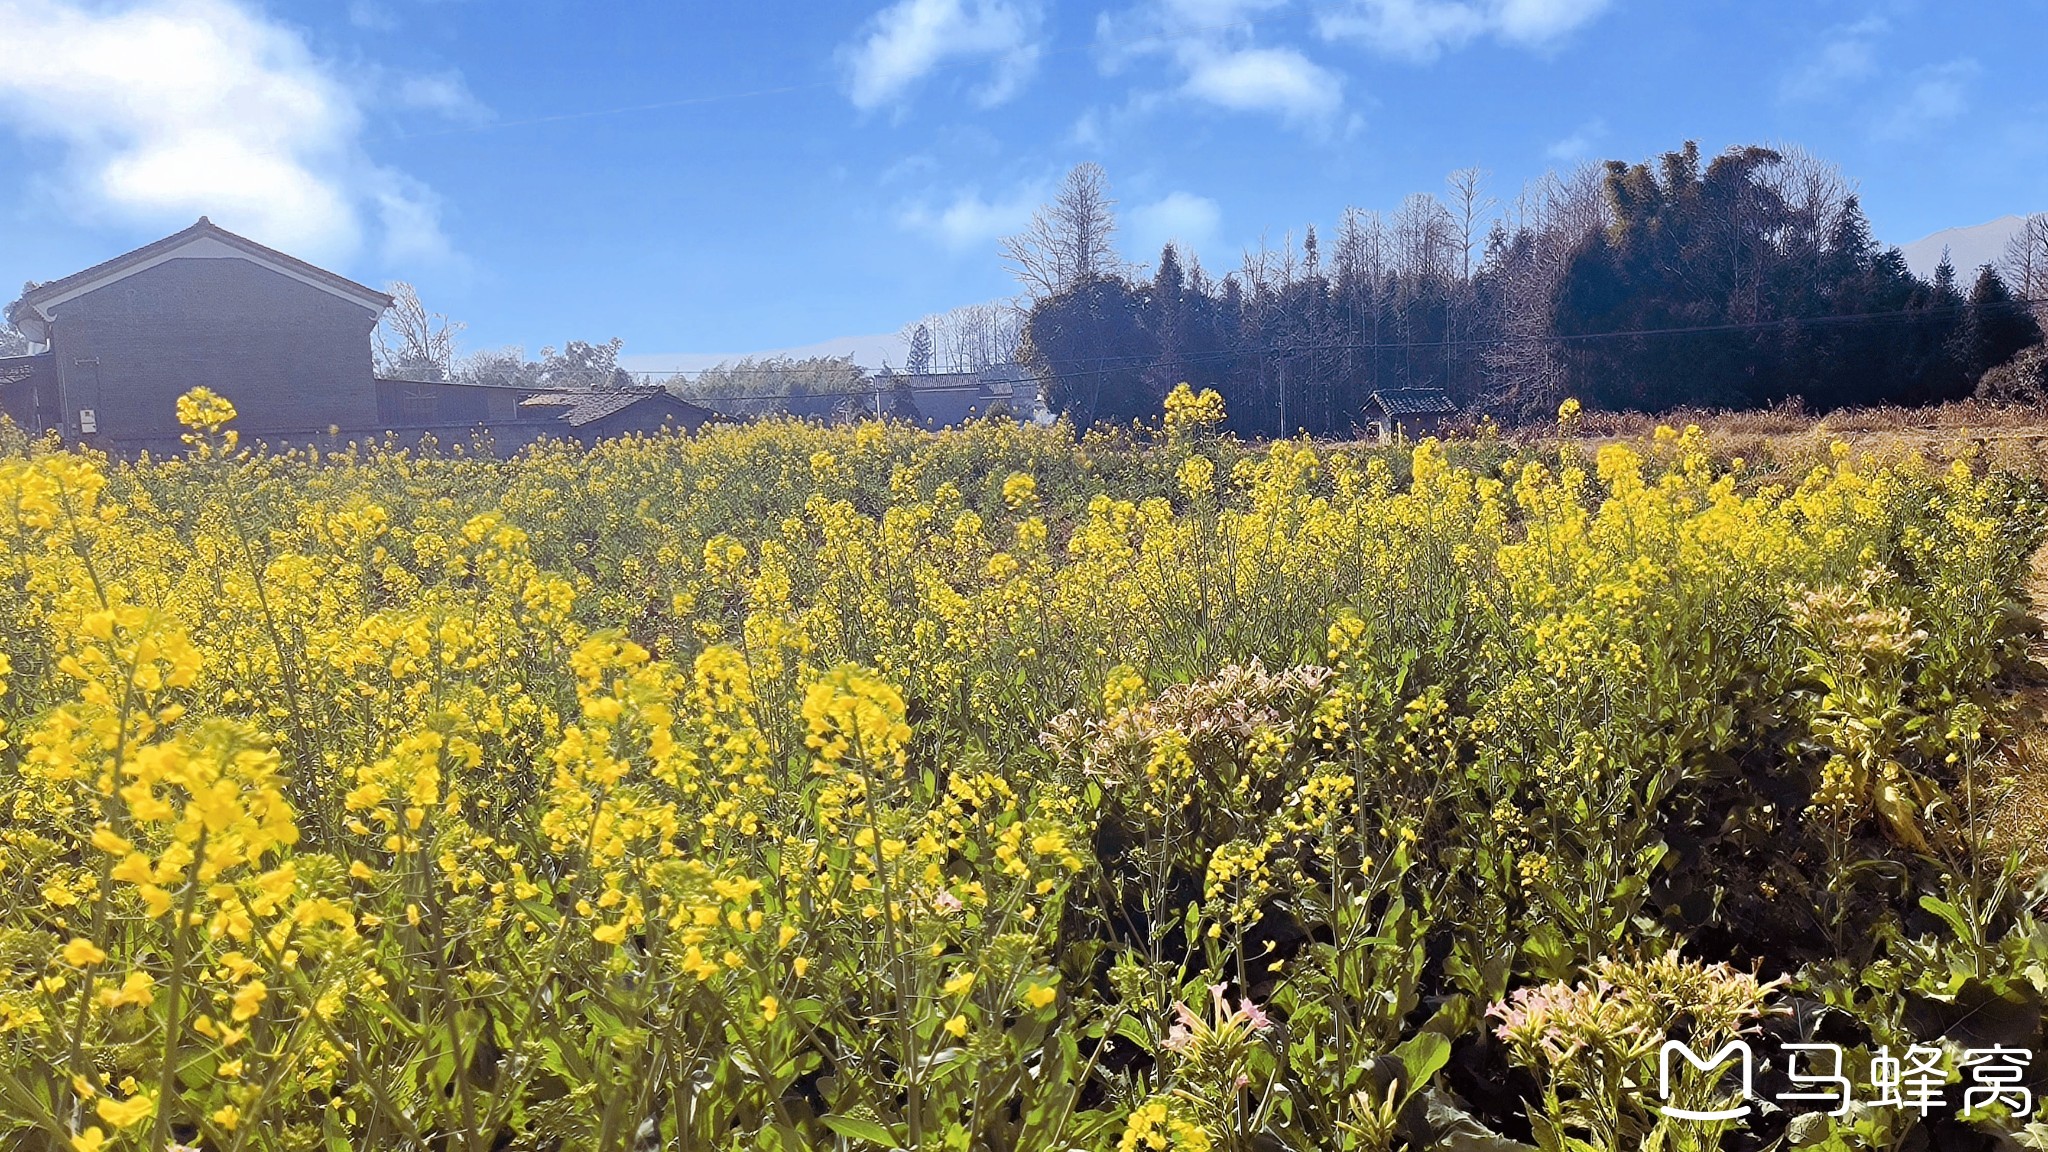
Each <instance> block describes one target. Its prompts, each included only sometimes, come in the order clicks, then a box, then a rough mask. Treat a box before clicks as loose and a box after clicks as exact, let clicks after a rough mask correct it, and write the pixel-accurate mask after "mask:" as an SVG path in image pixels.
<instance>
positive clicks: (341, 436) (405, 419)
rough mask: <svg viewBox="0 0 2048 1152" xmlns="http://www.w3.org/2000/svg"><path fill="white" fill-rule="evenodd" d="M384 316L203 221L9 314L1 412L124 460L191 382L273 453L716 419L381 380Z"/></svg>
mask: <svg viewBox="0 0 2048 1152" xmlns="http://www.w3.org/2000/svg"><path fill="white" fill-rule="evenodd" d="M390 306H391V298H390V297H389V296H387V295H385V294H384V293H382V292H379V291H377V290H376V289H374V288H369V287H366V286H364V285H362V284H358V283H356V282H355V281H353V280H349V279H347V278H345V277H342V276H337V275H335V274H334V273H332V272H329V271H326V270H325V269H322V268H316V267H314V266H313V265H311V264H308V263H306V262H305V261H303V260H299V259H297V258H295V257H292V256H288V255H286V254H285V253H282V252H279V251H277V250H275V249H273V248H268V247H265V246H264V245H262V244H258V243H256V242H255V241H253V240H250V239H248V238H246V237H243V236H237V235H236V234H234V233H233V232H229V231H228V230H226V229H224V228H221V227H219V226H217V225H215V224H214V223H213V222H211V221H209V220H208V219H206V218H205V217H203V216H202V217H200V218H199V222H198V223H196V224H194V225H192V226H191V227H190V228H187V229H185V230H183V231H181V232H178V233H175V234H173V235H170V236H166V237H164V238H163V239H162V240H158V241H156V242H155V243H153V244H146V245H144V246H142V247H140V248H137V249H135V250H134V251H133V252H129V253H126V254H124V255H121V256H117V257H115V258H114V259H112V260H108V261H106V262H105V263H103V264H97V265H94V266H93V267H91V268H87V269H86V270H84V271H83V272H78V273H74V274H73V275H70V276H66V277H64V278H63V279H61V280H53V281H51V282H49V283H47V284H40V285H37V286H36V287H34V288H32V289H30V290H29V291H27V292H25V293H23V294H22V297H21V299H19V300H17V301H15V302H14V303H13V304H11V305H9V306H8V308H7V318H8V319H9V320H11V321H12V322H13V323H14V325H15V326H16V327H17V328H18V329H20V330H21V332H22V333H23V334H24V335H26V336H27V337H28V338H29V340H30V341H31V354H30V355H27V356H17V357H7V358H0V411H5V412H6V414H7V415H8V416H10V417H11V418H12V419H13V420H14V422H15V423H16V424H18V425H20V426H22V427H24V428H27V429H29V430H31V431H37V432H42V431H48V430H56V431H58V432H59V433H60V434H62V435H63V436H64V437H65V438H67V439H76V440H81V441H84V442H86V443H89V444H92V445H94V446H96V447H101V448H105V449H108V450H110V451H114V452H118V453H124V454H125V453H134V452H139V451H144V450H147V451H152V452H175V451H177V450H179V449H180V448H182V447H183V444H182V441H181V439H180V436H181V433H182V432H183V429H182V428H180V427H179V425H178V422H177V413H176V403H177V398H178V397H179V396H180V395H182V394H184V393H185V392H186V391H188V390H190V389H192V388H195V387H198V386H201V385H204V386H206V387H209V388H212V389H213V390H214V391H216V392H219V393H220V394H221V395H223V396H226V397H227V398H228V399H229V400H230V401H231V402H233V403H234V405H235V409H236V412H237V418H236V421H235V424H236V427H237V428H238V429H239V430H240V431H241V433H242V438H243V439H244V441H247V442H256V441H263V442H267V443H270V444H272V445H276V446H285V445H293V444H337V443H344V442H346V441H348V440H360V439H365V438H371V437H380V436H383V435H384V434H386V433H392V434H396V435H397V436H398V437H399V438H400V439H401V440H403V441H408V442H409V441H416V440H418V439H419V438H420V437H421V436H423V435H428V434H431V435H434V436H435V437H437V438H439V439H441V440H443V441H447V440H451V439H461V438H466V437H468V436H469V435H471V434H474V433H477V432H483V433H486V434H488V435H489V436H490V438H491V440H492V441H493V443H494V444H495V445H497V446H498V448H499V449H500V450H501V451H510V450H513V449H516V448H518V447H521V446H523V445H525V444H528V443H531V442H532V441H534V440H538V439H542V438H546V437H550V436H552V437H559V438H563V439H575V440H581V441H584V442H586V443H587V442H589V441H590V440H591V439H593V438H595V437H594V436H593V432H594V431H600V430H601V432H602V434H604V435H617V434H621V433H623V432H631V431H645V432H654V431H659V430H661V429H663V428H681V429H694V428H696V427H697V426H698V425H699V424H702V423H703V422H704V421H706V420H709V419H715V418H716V414H715V413H713V412H711V411H710V410H709V409H705V408H699V407H697V406H695V405H689V404H684V403H683V402H682V401H680V400H674V399H673V398H668V401H667V402H665V403H664V402H662V401H659V400H655V399H654V398H652V397H647V396H643V395H640V394H637V393H636V394H633V398H632V400H631V401H630V402H626V403H617V404H614V405H613V406H612V407H610V408H608V409H607V411H605V412H604V413H603V414H602V415H601V416H597V417H590V416H589V412H588V411H587V410H586V409H585V408H580V407H575V406H557V407H554V408H549V407H547V406H545V405H543V406H537V407H535V408H532V409H528V408H526V407H524V406H523V405H522V403H521V401H523V400H525V399H527V398H529V397H532V396H533V395H534V391H533V390H519V389H507V388H497V387H486V386H477V385H466V384H459V383H447V382H442V383H422V382H415V381H405V380H379V379H378V378H377V376H376V372H375V369H374V367H373V365H372V362H371V355H370V334H371V332H372V331H373V330H374V329H375V328H376V326H377V322H378V320H379V319H380V318H381V317H382V316H383V314H384V310H385V309H386V308H389V307H390ZM579 417H582V419H578V418H579Z"/></svg>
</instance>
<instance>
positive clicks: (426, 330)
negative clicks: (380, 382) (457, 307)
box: [377, 280, 464, 380]
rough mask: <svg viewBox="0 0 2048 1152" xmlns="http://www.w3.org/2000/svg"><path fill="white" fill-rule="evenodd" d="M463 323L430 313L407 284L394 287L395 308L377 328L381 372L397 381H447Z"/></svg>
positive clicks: (392, 298)
mask: <svg viewBox="0 0 2048 1152" xmlns="http://www.w3.org/2000/svg"><path fill="white" fill-rule="evenodd" d="M463 328H464V325H463V324H462V322H461V321H458V320H450V319H448V317H447V316H445V315H443V314H441V313H439V312H429V311H427V306H426V305H424V304H422V303H420V295H419V293H418V292H416V291H414V290H413V286H412V285H410V284H408V283H406V282H405V281H403V280H400V281H397V282H396V283H394V284H392V285H391V307H390V309H389V310H388V311H386V312H385V313H384V318H383V319H382V320H380V321H379V322H378V324H377V372H378V374H379V375H381V376H384V377H386V378H388V379H393V380H446V379H448V374H449V372H450V370H451V369H452V367H453V366H454V363H455V337H456V336H457V335H458V334H459V333H461V331H462V329H463Z"/></svg>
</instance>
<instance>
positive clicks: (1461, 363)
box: [1003, 143, 2048, 435]
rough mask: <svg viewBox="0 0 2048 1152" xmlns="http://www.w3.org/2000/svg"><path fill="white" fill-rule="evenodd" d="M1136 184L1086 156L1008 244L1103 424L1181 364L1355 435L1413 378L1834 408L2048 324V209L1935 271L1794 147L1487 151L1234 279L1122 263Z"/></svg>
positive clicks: (1170, 260) (1087, 412) (1072, 404)
mask: <svg viewBox="0 0 2048 1152" xmlns="http://www.w3.org/2000/svg"><path fill="white" fill-rule="evenodd" d="M1114 203H1115V202H1114V200H1113V199H1112V198H1111V197H1110V194H1109V187H1108V181H1107V178H1106V176H1105V175H1104V173H1103V171H1102V169H1101V168H1100V167H1098V166H1096V165H1093V164H1083V165H1081V166H1079V167H1077V168H1075V169H1074V170H1073V171H1072V172H1071V173H1070V174H1069V175H1068V177H1067V179H1066V180H1065V182H1064V183H1063V184H1062V185H1061V187H1060V188H1059V190H1058V192H1057V195H1056V196H1055V198H1054V200H1053V201H1052V202H1051V203H1050V204H1048V205H1046V206H1045V207H1044V208H1042V209H1041V210H1040V211H1039V212H1038V214H1037V215H1036V217H1035V218H1034V219H1033V221H1032V222H1031V225H1030V227H1029V228H1027V229H1026V230H1025V231H1024V232H1023V233H1021V234H1019V235H1018V236H1015V237H1012V238H1010V239H1009V240H1007V241H1005V242H1004V244H1003V256H1004V258H1005V260H1006V261H1007V263H1008V264H1009V266H1010V268H1011V270H1012V271H1013V272H1014V273H1015V275H1016V277H1017V279H1018V281H1019V283H1020V284H1022V285H1023V287H1024V290H1025V293H1026V303H1025V304H1024V305H1023V306H1022V307H1023V308H1024V309H1025V312H1024V316H1025V319H1024V322H1023V325H1022V329H1023V331H1022V339H1021V342H1020V343H1021V346H1020V349H1019V355H1020V357H1021V358H1022V359H1023V361H1024V362H1025V363H1026V364H1027V365H1029V366H1030V367H1031V369H1032V370H1033V371H1034V372H1036V373H1037V374H1038V375H1039V377H1040V379H1041V380H1042V381H1043V383H1044V385H1045V387H1046V393H1047V397H1048V400H1049V401H1050V402H1051V403H1052V404H1053V406H1054V407H1055V408H1056V409H1058V410H1060V411H1063V412H1067V413H1069V414H1071V415H1072V416H1073V417H1074V418H1075V419H1076V421H1077V422H1079V423H1082V424H1084V425H1085V424H1089V423H1094V422H1096V421H1112V422H1122V421H1125V420H1130V419H1135V418H1143V417H1146V416H1149V415H1150V414H1152V413H1155V412H1157V411H1158V408H1159V404H1160V401H1161V400H1162V399H1163V397H1164V396H1165V395H1166V392H1167V391H1168V390H1169V389H1171V388H1172V387H1173V385H1174V384H1176V383H1179V382H1181V381H1187V382H1188V383H1190V384H1192V385H1194V386H1196V387H1198V388H1201V387H1209V388H1214V389H1216V390H1217V391H1218V392H1220V393H1221V394H1222V395H1223V396H1224V398H1225V400H1226V402H1227V403H1228V407H1229V411H1230V413H1231V420H1232V423H1233V424H1234V425H1236V427H1237V430H1239V431H1240V432H1244V433H1247V434H1255V435H1275V434H1279V435H1286V434H1292V433H1294V432H1296V431H1300V430H1306V431H1309V432H1311V433H1315V434H1321V435H1348V434H1350V433H1352V432H1353V431H1354V430H1355V429H1357V428H1359V427H1362V426H1364V425H1365V424H1366V423H1367V421H1368V420H1369V419H1371V416H1372V412H1371V410H1370V405H1371V397H1372V395H1373V393H1375V392H1384V391H1391V390H1395V389H1405V388H1437V389H1443V390H1444V391H1445V392H1447V393H1448V394H1449V395H1450V397H1451V398H1452V400H1453V401H1454V402H1456V403H1457V404H1458V405H1459V406H1460V407H1461V408H1464V409H1466V410H1468V411H1472V412H1477V413H1487V414H1492V415H1496V416H1499V417H1503V418H1506V419H1510V420H1522V419H1532V418H1538V417H1541V416H1544V415H1546V414H1548V413H1550V412H1554V411H1555V409H1556V407H1557V404H1558V403H1559V402H1560V401H1561V400H1562V399H1564V398H1565V397H1567V396H1573V397H1577V398H1578V399H1579V400H1580V401H1581V402H1582V403H1584V404H1586V405H1588V406H1592V407H1599V408H1606V409H1626V410H1643V411H1658V410H1664V409H1669V408H1676V407H1685V406H1698V407H1713V408H1753V407H1768V406H1773V405H1778V404H1782V403H1785V402H1788V401H1797V402H1800V403H1803V404H1804V405H1806V406H1807V407H1809V408H1812V409H1816V410H1823V411H1824V410H1828V409H1833V408H1840V407H1846V406H1862V405H1874V404H1904V405H1920V404H1930V403H1938V402H1941V401H1946V400H1953V399H1958V398H1961V397H1964V396H1968V395H1970V394H1971V392H1972V390H1973V389H1974V388H1976V386H1977V385H1978V383H1979V381H1980V380H1983V379H1985V377H1986V375H1987V373H1994V370H2000V369H2002V368H2004V369H2010V368H2011V367H2012V366H2013V364H2015V363H2031V364H2034V365H2039V364H2040V362H2041V360H2042V357H2041V356H2040V353H2039V352H2038V350H2035V351H2032V352H2030V353H2029V354H2028V356H2026V357H2020V360H2019V361H2016V359H2015V358H2016V356H2019V354H2020V353H2022V351H2023V350H2028V349H2030V348H2035V347H2036V346H2038V345H2039V344H2040V341H2041V333H2042V329H2041V325H2040V322H2039V316H2040V315H2041V305H2040V302H2041V301H2042V300H2043V299H2044V298H2048V216H2037V217H2032V218H2030V219H2029V222H2028V225H2027V227H2026V228H2024V229H2022V231H2021V232H2020V234H2019V235H2017V236H2015V237H2014V241H2013V245H2012V251H2010V252H2009V253H2008V258H2007V259H2006V260H2005V261H2004V267H2003V268H2002V269H2001V268H1999V267H1993V266H1990V265H1986V266H1985V267H1983V268H1979V269H1972V270H1969V272H1968V274H1967V275H1959V274H1958V272H1957V270H1956V269H1954V268H1953V267H1952V266H1950V265H1949V263H1948V262H1947V261H1946V259H1944V261H1943V263H1942V265H1941V267H1940V268H1938V269H1937V270H1936V271H1935V273H1934V274H1933V276H1932V277H1930V278H1927V279H1922V278H1921V277H1919V276H1916V275H1915V274H1914V273H1913V272H1912V270H1911V269H1909V268H1908V267H1907V265H1906V261H1905V258H1904V256H1903V255H1902V254H1901V253H1900V252H1899V250H1898V249H1896V248H1891V247H1886V246H1883V245H1880V244H1878V243H1877V242H1876V241H1875V240H1874V239H1873V238H1872V235H1871V231H1870V227H1869V224H1868V221H1867V220H1866V219H1865V217H1864V215H1863V212H1862V209H1861V207H1860V206H1859V205H1858V203H1857V198H1856V196H1855V194H1854V192H1853V190H1852V188H1851V186H1850V184H1849V183H1848V181H1847V180H1846V179H1845V178H1844V177H1843V176H1842V175H1841V173H1840V172H1839V171H1838V170H1837V169H1835V168H1834V167H1833V166H1832V165H1830V164H1827V163H1825V162H1823V161H1821V160H1819V159H1817V158H1815V157H1813V156H1811V155H1809V154H1806V153H1803V152H1799V151H1797V150H1786V149H1773V148H1764V147H1756V146H1747V147H1737V148H1731V149H1729V150H1727V151H1726V152H1723V153H1721V154H1720V155H1718V156H1715V157H1712V158H1711V159H1708V158H1704V157H1703V156H1702V155H1701V153H1700V150H1699V148H1698V146H1697V145H1695V144H1691V143H1688V144H1686V145H1685V146H1684V147H1682V148H1680V149H1678V150H1675V151H1672V152H1667V153H1665V154H1664V155H1662V156H1661V157H1658V158H1657V159H1655V160H1654V161H1651V162H1646V163H1636V164H1631V163H1625V162H1621V161H1610V162H1608V163H1606V164H1604V165H1598V166H1588V167H1587V168H1585V169H1582V170H1580V171H1579V172H1577V173H1574V174H1572V175H1569V176H1562V177H1560V176H1556V175H1553V176H1550V177H1546V178H1545V179H1544V180H1542V181H1539V182H1537V183H1536V184H1534V185H1532V186H1531V187H1529V188H1527V189H1525V190H1524V191H1523V192H1522V193H1521V194H1520V195H1519V196H1518V197H1517V198H1516V199H1515V201H1514V202H1513V203H1512V204H1509V205H1505V206H1503V205H1500V204H1498V203H1497V202H1496V201H1495V200H1494V199H1493V198H1492V197H1490V196H1489V195H1487V193H1486V190H1485V188H1484V184H1483V179H1482V173H1480V172H1478V171H1477V170H1473V169H1467V170H1463V171H1460V172H1456V173H1453V174H1452V175H1451V177H1450V179H1449V188H1448V192H1447V193H1446V194H1445V195H1443V196H1434V195H1427V194H1417V195H1413V196H1410V197H1408V198H1407V199H1406V200H1405V201H1403V203H1402V204H1401V205H1400V207H1399V208H1398V209H1397V210H1396V211H1394V212H1393V213H1391V214H1386V215H1382V214H1379V213H1374V212H1366V211H1361V210H1358V209H1349V210H1347V211H1346V212H1345V213H1344V214H1343V216H1342V218H1341V219H1340V221H1339V223H1338V225H1337V228H1336V230H1335V232H1334V234H1331V235H1328V236H1325V235H1321V234H1318V232H1317V231H1316V229H1315V228H1314V227H1313V226H1311V227H1309V228H1307V229H1304V230H1303V232H1302V234H1301V237H1300V239H1299V241H1297V240H1295V239H1294V237H1293V236H1292V235H1291V234H1290V236H1289V237H1288V238H1287V239H1286V240H1285V241H1284V242H1283V243H1281V244H1280V245H1279V246H1278V247H1277V248H1275V247H1268V246H1266V245H1264V244H1262V245H1261V246H1260V248H1258V249H1257V250H1254V251H1250V252H1247V253H1246V254H1245V257H1244V260H1243V262H1242V265H1241V266H1240V267H1238V268H1237V269H1234V270H1233V271H1231V272H1230V273H1229V274H1228V275H1224V276H1220V277H1216V276H1211V275H1210V274H1209V273H1207V272H1206V271H1205V270H1204V269H1203V268H1202V267H1201V266H1200V264H1199V262H1198V261H1196V260H1195V259H1193V258H1192V257H1190V256H1188V255H1187V254H1184V253H1183V252H1181V251H1180V250H1179V249H1178V248H1177V247H1176V246H1175V245H1173V244H1171V243H1169V244H1168V245H1166V246H1165V248H1164V249H1163V250H1162V251H1161V252H1160V254H1159V258H1158V260H1157V262H1156V263H1155V264H1154V265H1152V266H1151V267H1150V268H1149V269H1144V270H1139V269H1134V268H1131V267H1129V266H1126V265H1125V264H1123V263H1122V262H1121V261H1120V260H1119V259H1118V258H1117V256H1116V255H1115V250H1114V248H1113V245H1112V240H1113V237H1114V235H1115V232H1116V218H1115V211H1114ZM2030 302H2031V303H2030ZM2028 371H2029V372H2032V371H2033V369H2028ZM2036 374H2037V373H2036ZM2005 375H2006V376H2011V375H2012V373H2011V372H2010V371H2007V372H2006V373H2005ZM2028 378H2029V379H2031V378H2032V377H2028ZM1994 379H2003V377H1998V376H1996V375H1994ZM2025 384H2026V381H2025V380H2021V381H2020V382H2019V385H2018V386H2016V389H2008V391H2009V392H2012V395H2010V396H2008V397H2006V398H2018V399H2026V398H2028V397H2026V396H2022V395H2019V393H2020V392H2024V391H2025V387H2024V385H2025ZM2038 392H2039V389H2038V388H2037V389H2036V392H2035V396H2036V398H2037V397H2038Z"/></svg>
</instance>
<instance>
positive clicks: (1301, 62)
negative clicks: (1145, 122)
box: [1182, 48, 1344, 124]
mask: <svg viewBox="0 0 2048 1152" xmlns="http://www.w3.org/2000/svg"><path fill="white" fill-rule="evenodd" d="M1182 59H1183V64H1184V65H1185V66H1186V67H1187V69H1188V78H1187V84H1186V86H1185V88H1184V90H1185V91H1186V92H1187V94H1188V95H1190V96H1194V97H1197V98H1199V99H1202V100H1207V101H1208V102H1210V103H1211V104H1216V105H1220V106H1222V107H1224V108H1231V109H1235V110H1237V111H1241V112H1275V113H1278V114H1280V115H1281V116H1283V117H1285V118H1287V119H1288V120H1292V121H1297V122H1302V123H1309V124H1321V123H1326V122H1327V121H1328V119H1329V117H1330V116H1331V115H1332V114H1334V113H1335V112H1336V111H1337V110H1338V109H1339V108H1340V107H1342V106H1343V104H1344V80H1343V78H1342V77H1340V76H1338V75H1337V74H1336V73H1335V72H1332V71H1330V70H1329V69H1327V68H1324V67H1322V66H1320V65H1318V64H1316V63H1314V62H1312V61H1311V60H1309V58H1308V57H1306V56H1303V55H1302V54H1301V53H1299V52H1296V51H1295V50H1294V49H1292V48H1240V49H1237V50H1235V51H1227V52H1211V51H1209V50H1207V49H1202V48H1197V49H1195V50H1192V51H1189V52H1187V53H1186V54H1184V56H1183V58H1182Z"/></svg>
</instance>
